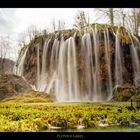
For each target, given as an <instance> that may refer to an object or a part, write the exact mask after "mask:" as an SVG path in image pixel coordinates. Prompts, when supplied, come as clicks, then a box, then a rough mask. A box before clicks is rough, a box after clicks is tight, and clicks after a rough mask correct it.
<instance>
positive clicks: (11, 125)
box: [0, 102, 140, 132]
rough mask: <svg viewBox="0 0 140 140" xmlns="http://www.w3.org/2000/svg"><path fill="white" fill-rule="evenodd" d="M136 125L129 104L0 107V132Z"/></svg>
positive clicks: (138, 114) (139, 117)
mask: <svg viewBox="0 0 140 140" xmlns="http://www.w3.org/2000/svg"><path fill="white" fill-rule="evenodd" d="M101 124H107V125H109V126H114V125H121V126H127V127H129V126H131V124H140V110H139V109H131V108H130V103H129V102H127V103H0V131H6V132H9V131H12V132H24V131H30V132H31V131H33V132H37V131H44V130H47V129H49V128H50V126H55V127H62V128H66V129H67V128H70V129H76V126H77V125H82V126H84V128H98V127H100V125H101Z"/></svg>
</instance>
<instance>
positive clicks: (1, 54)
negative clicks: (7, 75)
mask: <svg viewBox="0 0 140 140" xmlns="http://www.w3.org/2000/svg"><path fill="white" fill-rule="evenodd" d="M9 46H10V43H9V37H4V36H0V72H4V63H5V59H6V56H7V55H8V54H7V52H8V49H9V48H10V47H9Z"/></svg>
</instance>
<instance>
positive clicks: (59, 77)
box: [16, 24, 140, 102]
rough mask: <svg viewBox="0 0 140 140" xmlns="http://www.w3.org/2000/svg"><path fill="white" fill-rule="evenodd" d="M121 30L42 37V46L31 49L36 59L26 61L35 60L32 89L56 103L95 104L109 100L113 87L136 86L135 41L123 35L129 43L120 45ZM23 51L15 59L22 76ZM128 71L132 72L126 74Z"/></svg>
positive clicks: (138, 68)
mask: <svg viewBox="0 0 140 140" xmlns="http://www.w3.org/2000/svg"><path fill="white" fill-rule="evenodd" d="M121 29H122V28H121V27H118V29H117V30H112V31H111V28H108V26H105V29H102V28H99V27H98V25H97V24H95V26H94V28H92V27H89V28H86V30H84V31H83V30H79V31H77V32H74V33H73V32H72V31H71V32H70V34H67V33H63V32H60V34H56V35H54V36H53V35H51V36H48V37H46V40H45V43H44V45H43V46H42V47H40V46H39V45H38V46H37V47H34V50H35V51H34V52H35V53H36V55H35V57H36V59H37V60H36V59H33V58H32V59H31V61H29V62H32V60H35V61H36V63H35V66H36V67H35V66H34V65H33V66H32V65H31V69H33V68H34V67H35V68H36V69H35V72H36V73H35V76H36V84H35V86H36V89H37V90H39V91H42V92H45V93H46V94H50V95H51V94H52V95H54V96H55V98H56V100H57V101H60V102H66V101H74V102H78V101H94V102H98V101H109V100H110V99H111V98H112V92H113V87H116V86H117V85H122V86H123V85H125V84H127V83H129V82H130V83H134V84H135V86H137V84H138V82H137V81H139V80H137V79H138V78H140V60H139V56H138V51H137V48H136V47H137V46H138V45H139V44H138V40H137V38H136V37H135V36H134V35H132V34H131V33H127V32H126V34H128V37H129V38H130V42H129V43H126V44H123V43H122V42H121V41H122V40H121V39H120V36H121V35H123V34H121V33H122V32H121ZM120 34H121V35H120ZM57 35H58V36H57ZM124 38H125V37H124ZM127 46H128V48H126V47H127ZM125 48H126V50H125V51H124V49H125ZM129 48H130V53H129ZM127 49H128V50H127ZM27 50H28V48H25V50H24V52H23V54H22V55H21V57H20V58H19V60H18V67H17V70H16V71H17V74H18V75H23V70H24V60H25V58H26V55H27V54H26V53H27ZM125 53H126V54H125ZM28 55H30V54H28ZM31 55H32V54H31ZM125 55H126V56H125ZM29 58H30V56H28V57H27V63H28V59H29ZM127 58H129V59H128V60H131V59H132V62H129V63H131V64H130V70H129V69H127V67H128V65H126V62H127V60H126V59H127ZM131 67H132V68H131ZM131 69H133V70H132V71H133V73H130V72H132V71H131ZM25 71H26V69H25ZM24 74H26V72H24ZM127 75H130V77H131V76H133V79H130V77H128V81H127Z"/></svg>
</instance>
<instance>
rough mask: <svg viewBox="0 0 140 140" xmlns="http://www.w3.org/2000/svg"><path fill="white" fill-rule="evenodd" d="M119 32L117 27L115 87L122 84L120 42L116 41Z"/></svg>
mask: <svg viewBox="0 0 140 140" xmlns="http://www.w3.org/2000/svg"><path fill="white" fill-rule="evenodd" d="M119 30H120V28H119V27H118V29H117V33H116V40H115V85H122V84H123V65H122V52H121V45H120V40H119V39H118V36H119Z"/></svg>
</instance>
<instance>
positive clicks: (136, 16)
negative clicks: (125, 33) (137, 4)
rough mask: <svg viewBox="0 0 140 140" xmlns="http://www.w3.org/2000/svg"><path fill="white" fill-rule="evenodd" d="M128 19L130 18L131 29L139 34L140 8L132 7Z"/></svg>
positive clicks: (129, 25)
mask: <svg viewBox="0 0 140 140" xmlns="http://www.w3.org/2000/svg"><path fill="white" fill-rule="evenodd" d="M127 19H128V22H127V25H128V27H129V29H130V30H131V31H132V32H133V33H134V34H136V35H138V34H139V29H140V8H132V9H130V11H129V13H128V16H127Z"/></svg>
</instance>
